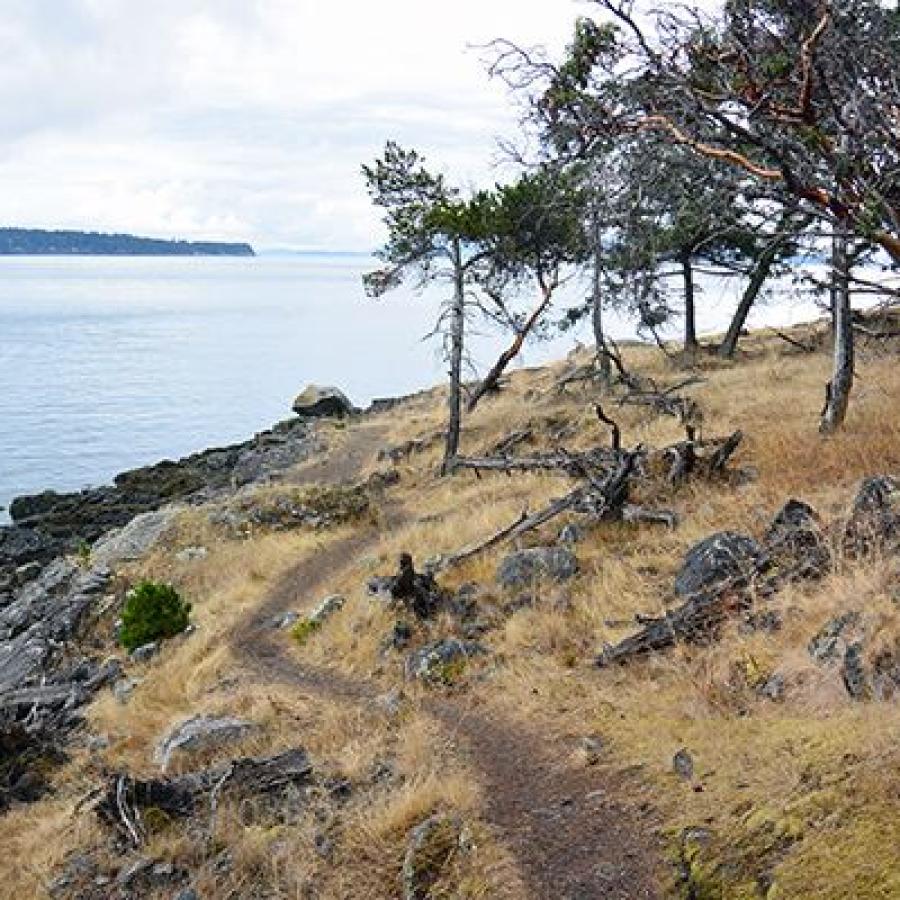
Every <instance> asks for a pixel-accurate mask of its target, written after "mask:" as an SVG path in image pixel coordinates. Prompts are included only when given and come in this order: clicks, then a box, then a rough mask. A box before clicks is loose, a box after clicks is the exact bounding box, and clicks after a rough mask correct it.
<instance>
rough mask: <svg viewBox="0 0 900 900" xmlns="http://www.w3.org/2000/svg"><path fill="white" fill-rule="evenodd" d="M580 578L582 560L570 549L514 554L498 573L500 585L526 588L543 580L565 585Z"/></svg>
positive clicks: (502, 564)
mask: <svg viewBox="0 0 900 900" xmlns="http://www.w3.org/2000/svg"><path fill="white" fill-rule="evenodd" d="M577 574H578V560H577V559H576V558H575V554H574V553H572V551H571V550H569V549H568V548H567V547H535V548H533V549H531V550H517V551H516V552H515V553H510V554H509V555H508V556H506V557H505V558H504V559H503V561H502V562H501V563H500V567H499V568H498V569H497V583H498V584H499V585H500V586H501V587H504V588H509V589H513V588H522V587H528V586H530V585H532V584H533V583H534V582H535V581H538V580H540V579H542V578H549V579H554V580H555V581H565V580H567V579H569V578H572V577H573V576H575V575H577Z"/></svg>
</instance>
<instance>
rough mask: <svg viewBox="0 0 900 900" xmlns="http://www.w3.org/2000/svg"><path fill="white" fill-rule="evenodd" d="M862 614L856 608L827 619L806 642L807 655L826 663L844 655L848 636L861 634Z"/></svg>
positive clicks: (847, 644)
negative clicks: (807, 642)
mask: <svg viewBox="0 0 900 900" xmlns="http://www.w3.org/2000/svg"><path fill="white" fill-rule="evenodd" d="M861 625H862V616H861V615H860V614H859V612H857V611H856V610H850V611H849V612H845V613H842V614H841V615H839V616H835V617H834V618H833V619H829V621H828V622H826V623H825V624H824V625H823V626H822V628H820V629H819V631H818V633H817V634H816V635H815V636H814V637H813V638H812V640H810V642H809V644H807V651H808V652H809V655H810V656H811V657H812V658H813V660H815V661H816V662H817V663H828V662H832V661H834V660H837V659H839V658H841V657H843V656H844V654H845V653H846V652H847V649H848V647H849V645H850V643H851V640H850V637H851V636H855V637H858V636H859V635H860V634H861V631H860V629H861Z"/></svg>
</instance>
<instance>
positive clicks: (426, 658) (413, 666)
mask: <svg viewBox="0 0 900 900" xmlns="http://www.w3.org/2000/svg"><path fill="white" fill-rule="evenodd" d="M486 652H487V651H486V650H485V649H484V647H482V646H481V645H480V644H477V643H473V642H470V641H458V640H456V639H455V638H444V639H443V640H440V641H434V642H433V643H431V644H426V645H425V646H424V647H422V648H420V649H419V650H416V651H415V652H414V653H411V654H410V655H409V656H408V657H407V659H406V677H407V678H409V679H410V680H412V679H418V680H420V681H425V682H431V683H437V682H442V681H445V680H446V675H447V668H448V667H450V666H453V665H454V664H457V663H463V662H465V660H467V659H469V658H471V657H474V656H481V655H483V654H485V653H486Z"/></svg>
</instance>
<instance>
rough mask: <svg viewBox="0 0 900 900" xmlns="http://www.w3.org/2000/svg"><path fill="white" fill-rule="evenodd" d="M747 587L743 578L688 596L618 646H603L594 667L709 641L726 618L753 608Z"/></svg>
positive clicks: (748, 583)
mask: <svg viewBox="0 0 900 900" xmlns="http://www.w3.org/2000/svg"><path fill="white" fill-rule="evenodd" d="M749 585H750V579H749V578H747V577H746V576H741V577H740V578H734V579H730V580H729V581H727V582H725V583H724V584H722V585H720V586H719V587H718V588H717V589H716V590H715V591H714V592H705V593H703V594H700V595H698V596H696V597H691V598H690V599H689V600H687V601H685V602H684V603H682V604H681V606H678V607H677V608H675V609H673V610H671V611H670V612H667V613H666V614H665V615H663V616H658V617H655V618H651V617H644V618H642V619H641V620H640V621H641V623H642V624H643V625H644V627H643V628H642V629H641V630H640V631H639V632H637V634H633V635H631V636H630V637H627V638H625V640H623V641H620V642H619V643H618V644H615V645H614V646H613V645H610V646H607V647H605V648H604V649H603V651H602V652H601V653H600V655H599V656H598V657H597V665H598V666H601V667H603V666H609V665H613V664H616V663H624V662H630V661H631V660H633V659H634V658H635V657H640V656H645V655H647V654H648V653H653V652H655V651H657V650H664V649H666V648H667V647H672V646H673V645H675V644H676V643H679V642H684V643H700V642H703V641H704V640H709V639H712V638H713V637H715V633H716V630H717V629H718V627H719V626H720V625H721V623H722V622H723V621H724V620H725V619H726V618H728V617H729V616H731V615H733V614H734V613H735V612H742V611H744V610H747V609H749V608H750V607H751V606H752V605H753V593H752V591H750V590H749Z"/></svg>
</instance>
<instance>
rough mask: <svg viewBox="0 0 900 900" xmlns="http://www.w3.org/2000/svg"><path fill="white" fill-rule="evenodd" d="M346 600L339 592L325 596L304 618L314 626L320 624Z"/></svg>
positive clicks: (342, 606)
mask: <svg viewBox="0 0 900 900" xmlns="http://www.w3.org/2000/svg"><path fill="white" fill-rule="evenodd" d="M344 603H346V600H345V599H344V598H343V597H341V596H340V595H339V594H334V595H333V596H331V597H326V598H325V599H324V600H323V601H322V602H321V603H320V604H319V605H318V606H317V607H316V608H315V609H314V610H313V611H312V612H311V613H310V614H309V615H308V616H307V617H306V618H307V620H308V621H309V622H311V623H312V624H313V625H314V626H316V627H318V626H319V625H322V624H323V623H324V622H325V621H326V620H328V619H330V618H331V617H332V616H333V615H334V614H335V613H336V612H339V611H340V610H342V609H343V608H344Z"/></svg>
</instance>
